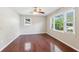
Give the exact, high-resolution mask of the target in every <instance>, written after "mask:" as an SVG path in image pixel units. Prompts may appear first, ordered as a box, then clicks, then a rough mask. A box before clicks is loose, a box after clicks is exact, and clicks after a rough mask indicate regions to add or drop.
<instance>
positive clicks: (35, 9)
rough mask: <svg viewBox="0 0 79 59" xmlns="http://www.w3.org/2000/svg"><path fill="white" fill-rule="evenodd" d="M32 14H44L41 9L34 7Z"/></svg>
mask: <svg viewBox="0 0 79 59" xmlns="http://www.w3.org/2000/svg"><path fill="white" fill-rule="evenodd" d="M33 14H44V12H43V10H42V9H41V8H37V7H34V10H33Z"/></svg>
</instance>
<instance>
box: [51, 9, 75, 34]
mask: <svg viewBox="0 0 79 59" xmlns="http://www.w3.org/2000/svg"><path fill="white" fill-rule="evenodd" d="M69 12H73V32H67V28H66V23H67V13H69ZM58 15H63V16H64V29H63V31H60V30H56V29H55V17H56V16H58ZM52 18H53V19H52V20H53V31H57V32H67V33H75V9H70V10H68V11H66V12H63V13H58V14H56V15H55V16H53V17H52ZM50 23H51V26H52V21H50Z"/></svg>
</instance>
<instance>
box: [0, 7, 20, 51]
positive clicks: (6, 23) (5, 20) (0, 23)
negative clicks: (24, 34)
mask: <svg viewBox="0 0 79 59" xmlns="http://www.w3.org/2000/svg"><path fill="white" fill-rule="evenodd" d="M18 35H19V15H17V14H16V13H15V12H13V11H12V10H10V9H9V8H6V7H5V8H2V7H0V50H2V49H3V48H4V47H5V46H6V45H7V44H8V43H9V42H10V41H12V40H13V39H15V38H16V37H17V36H18Z"/></svg>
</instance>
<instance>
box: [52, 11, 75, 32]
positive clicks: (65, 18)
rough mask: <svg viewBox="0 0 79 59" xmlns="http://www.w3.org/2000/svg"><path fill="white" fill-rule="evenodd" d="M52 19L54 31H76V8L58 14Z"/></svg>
mask: <svg viewBox="0 0 79 59" xmlns="http://www.w3.org/2000/svg"><path fill="white" fill-rule="evenodd" d="M52 21H53V22H52V24H53V30H54V31H64V32H75V10H69V11H67V12H65V13H62V14H58V15H56V16H54V17H53V19H52ZM52 24H51V25H52Z"/></svg>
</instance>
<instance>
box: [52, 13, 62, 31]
mask: <svg viewBox="0 0 79 59" xmlns="http://www.w3.org/2000/svg"><path fill="white" fill-rule="evenodd" d="M58 15H63V16H64V13H58V14H57V15H55V16H54V17H53V30H54V31H57V32H64V27H63V31H61V30H56V29H55V17H56V16H58Z"/></svg>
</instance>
